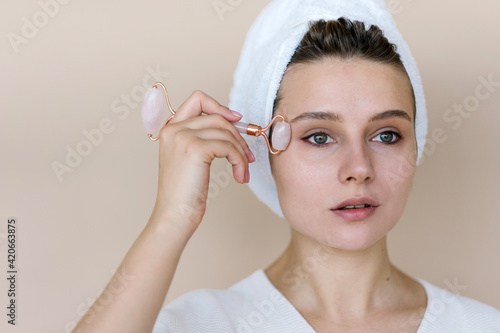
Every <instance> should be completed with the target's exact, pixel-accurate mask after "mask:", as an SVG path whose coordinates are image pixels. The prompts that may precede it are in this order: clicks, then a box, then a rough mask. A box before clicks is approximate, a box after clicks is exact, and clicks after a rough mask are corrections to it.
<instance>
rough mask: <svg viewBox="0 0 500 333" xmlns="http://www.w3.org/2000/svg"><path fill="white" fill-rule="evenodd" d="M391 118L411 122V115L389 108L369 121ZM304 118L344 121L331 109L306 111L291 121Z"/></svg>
mask: <svg viewBox="0 0 500 333" xmlns="http://www.w3.org/2000/svg"><path fill="white" fill-rule="evenodd" d="M389 118H403V119H406V120H408V121H409V122H411V117H410V115H409V114H408V113H407V112H405V111H402V110H387V111H383V112H380V113H377V114H376V115H374V116H373V117H371V118H370V119H369V120H368V122H374V121H377V120H383V119H389ZM302 120H331V121H337V122H343V120H342V117H341V116H340V115H338V114H336V113H335V112H329V111H312V112H304V113H302V114H300V115H298V116H297V117H295V118H293V119H292V120H291V121H290V123H295V122H298V121H302Z"/></svg>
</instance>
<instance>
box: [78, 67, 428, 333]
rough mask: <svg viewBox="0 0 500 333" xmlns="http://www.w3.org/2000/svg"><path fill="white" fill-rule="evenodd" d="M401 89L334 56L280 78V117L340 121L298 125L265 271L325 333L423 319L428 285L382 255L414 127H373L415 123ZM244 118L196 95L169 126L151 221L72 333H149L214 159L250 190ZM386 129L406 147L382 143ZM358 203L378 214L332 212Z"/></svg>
mask: <svg viewBox="0 0 500 333" xmlns="http://www.w3.org/2000/svg"><path fill="white" fill-rule="evenodd" d="M405 80H406V79H405V78H404V77H403V76H402V75H401V74H400V73H398V72H397V71H395V70H394V69H393V68H391V67H388V66H387V65H380V64H374V63H370V62H366V61H347V62H339V61H335V60H332V59H330V60H328V61H326V60H325V61H324V62H317V63H314V64H307V65H298V66H292V67H291V68H290V70H288V71H287V73H286V74H285V76H284V79H283V83H282V87H281V88H282V94H283V99H282V103H281V104H280V108H279V110H278V111H279V112H280V113H282V114H284V115H285V117H286V118H287V119H293V118H294V117H296V116H298V115H300V114H303V113H304V112H306V111H307V110H309V111H311V110H313V111H318V110H320V111H326V110H328V111H334V112H336V113H337V114H338V115H339V116H341V117H342V118H343V120H344V121H343V122H332V121H324V120H323V121H314V122H312V121H303V122H294V123H292V133H293V138H292V141H291V143H290V145H289V147H288V148H287V150H286V151H285V152H283V153H281V154H280V155H278V156H274V155H273V156H272V158H271V163H272V170H273V174H274V177H275V180H276V183H277V187H278V192H279V197H280V204H281V205H282V209H283V212H284V214H285V217H286V218H287V220H288V222H289V223H290V226H291V228H292V239H291V242H290V245H289V247H288V248H287V249H286V250H285V252H284V253H283V254H282V255H281V256H280V257H279V258H278V259H277V260H276V261H275V262H274V263H273V264H272V265H270V266H269V267H268V268H266V270H265V272H266V274H267V276H268V277H269V279H270V281H271V283H273V284H274V285H275V286H276V288H278V289H279V290H280V291H281V292H282V293H283V295H285V297H286V298H287V299H288V300H289V301H290V302H291V303H292V305H293V306H295V308H296V309H297V310H298V311H299V312H300V313H301V314H302V315H303V316H304V318H305V319H306V320H307V321H308V322H309V323H310V324H311V325H312V327H313V328H314V329H315V330H316V331H317V332H332V331H339V332H384V333H387V332H415V331H416V328H417V327H418V324H419V323H420V320H421V318H422V315H423V311H424V310H425V305H426V295H425V291H424V290H423V288H422V286H421V285H420V284H418V283H417V282H416V281H414V280H413V279H411V278H410V277H408V276H407V275H406V274H404V273H403V272H401V271H399V270H398V269H397V268H396V267H394V266H393V265H392V264H391V263H390V261H389V258H388V255H387V249H386V234H387V232H388V231H389V230H390V229H391V228H392V227H394V225H395V224H396V222H397V221H398V220H399V218H400V216H401V214H402V212H403V208H404V205H405V202H406V199H407V196H408V193H409V191H410V187H411V180H412V178H413V174H414V171H415V160H416V149H415V147H416V144H415V138H414V136H415V134H414V131H413V118H412V117H411V118H410V120H411V121H408V120H404V119H403V118H401V117H399V118H391V119H385V120H379V121H376V122H371V123H369V122H367V120H368V119H369V118H370V117H372V116H373V115H374V114H376V113H378V112H382V111H386V110H394V109H397V110H404V111H405V112H407V113H408V114H411V111H410V110H411V107H412V103H411V102H410V100H411V98H410V97H409V96H411V94H410V93H409V91H410V90H409V88H408V82H406V81H405ZM202 113H204V114H205V115H202ZM240 119H241V115H237V114H233V113H232V112H231V111H230V110H229V109H228V108H227V107H225V106H222V105H220V104H219V103H218V102H217V101H216V100H214V99H213V98H211V97H210V96H208V95H206V94H204V93H203V92H200V91H197V92H194V93H193V94H192V95H191V96H190V97H189V98H188V99H187V100H186V101H185V102H184V103H183V104H182V105H181V106H180V107H179V109H178V110H177V113H176V115H175V117H174V118H173V119H172V121H171V122H170V123H169V124H168V125H166V126H163V128H162V129H161V130H160V133H159V169H158V171H159V174H158V193H157V196H156V202H155V205H154V208H153V211H152V213H151V216H150V218H149V220H148V221H147V223H146V224H145V226H144V229H143V230H142V232H141V234H140V235H139V237H138V238H137V239H136V241H135V242H134V244H133V245H132V247H131V248H130V250H129V251H128V252H127V254H126V255H125V257H124V259H123V261H122V263H121V264H120V266H119V267H118V269H117V273H116V274H115V275H114V276H113V278H112V279H111V281H110V282H109V284H108V285H107V286H106V288H105V289H104V291H103V292H102V294H101V296H100V297H99V298H98V299H97V300H96V302H95V303H94V305H92V307H91V308H90V309H89V310H88V311H87V313H86V314H85V315H84V316H83V317H82V319H81V320H80V322H79V323H78V325H77V327H75V329H74V330H73V332H75V333H81V332H93V333H94V332H106V333H110V332H120V333H123V332H151V330H152V328H153V326H154V323H155V321H156V318H157V317H158V313H159V311H160V309H161V306H162V304H163V301H164V300H165V297H166V295H167V293H168V290H169V287H170V284H171V282H172V279H173V276H174V273H175V270H176V268H177V264H178V262H179V259H180V256H181V254H182V252H183V250H184V248H185V246H186V244H187V242H188V240H189V239H190V238H191V236H192V235H193V233H194V232H195V231H196V230H197V228H198V226H199V224H200V223H201V221H202V219H203V216H204V214H205V210H206V203H207V193H208V187H209V179H210V166H211V163H212V161H213V160H214V159H215V158H226V159H227V160H228V162H229V163H231V164H232V165H233V175H234V178H235V179H236V181H237V182H239V183H241V184H243V183H246V182H248V181H249V171H248V164H249V163H252V162H254V161H255V159H254V157H253V154H252V153H251V151H250V149H249V147H248V145H247V143H246V142H245V140H244V139H243V137H242V136H241V135H240V133H238V132H237V131H236V129H235V127H234V126H233V125H232V124H231V122H234V121H238V120H240ZM313 129H321V130H322V131H325V132H328V133H329V135H332V138H333V139H335V140H336V141H335V143H334V144H330V143H328V144H327V145H328V146H327V147H325V148H317V147H314V146H311V145H308V144H307V143H306V142H305V141H304V140H303V136H304V135H305V134H309V133H306V131H307V132H311V131H312V130H313ZM387 129H392V130H397V131H398V132H399V133H400V134H401V135H402V139H401V140H400V141H399V142H398V143H397V144H394V145H389V146H388V145H386V143H382V142H380V139H381V138H382V136H380V135H379V134H381V132H385V131H387ZM386 136H387V137H390V135H386ZM384 137H385V136H384ZM297 189H300V191H298V190H297ZM360 195H363V196H371V197H372V198H374V199H375V200H377V201H378V202H379V204H380V206H379V207H378V208H377V209H376V212H375V214H374V215H373V216H372V217H370V218H368V219H366V220H364V221H356V222H346V221H343V220H342V219H341V218H339V217H337V216H336V215H334V214H333V213H332V212H331V211H330V208H332V207H333V206H335V205H337V204H338V203H339V202H340V201H343V200H345V199H347V198H351V197H353V196H360ZM311 263H312V264H313V266H311ZM306 268H307V269H306Z"/></svg>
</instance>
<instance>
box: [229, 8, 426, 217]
mask: <svg viewBox="0 0 500 333" xmlns="http://www.w3.org/2000/svg"><path fill="white" fill-rule="evenodd" d="M340 17H345V18H347V19H349V20H351V21H361V22H364V23H365V25H366V27H367V28H368V27H369V26H370V25H376V26H378V27H379V28H380V29H381V30H382V31H383V33H384V36H385V37H386V38H387V39H388V40H389V42H390V43H392V44H394V45H396V47H397V52H398V54H399V55H400V57H401V60H402V62H403V65H404V67H405V69H406V72H407V73H408V76H409V77H410V81H411V84H412V86H413V91H414V94H415V105H416V117H415V134H416V139H417V150H418V157H417V162H418V161H419V160H420V158H421V156H422V153H423V149H424V144H425V137H426V134H427V111H426V107H425V98H424V91H423V87H422V81H421V78H420V75H419V72H418V69H417V65H416V63H415V60H414V59H413V57H412V55H411V53H410V50H409V48H408V45H407V44H406V42H405V41H404V39H403V37H402V36H401V34H400V33H399V31H398V29H397V27H396V25H395V23H394V20H393V18H392V16H391V13H390V12H389V10H388V9H387V7H386V6H385V4H384V2H383V1H382V0H314V1H313V0H274V1H272V2H271V3H270V4H269V5H268V6H267V7H266V8H264V10H263V11H262V12H261V13H260V15H259V16H258V17H257V19H256V20H255V22H254V23H253V25H252V26H251V28H250V30H249V31H248V34H247V37H246V40H245V43H244V45H243V49H242V52H241V56H240V60H239V63H238V66H237V68H236V71H235V73H234V85H233V88H232V89H231V94H230V102H229V107H230V108H231V109H232V110H236V111H238V112H240V113H241V114H243V118H242V120H241V121H245V122H249V123H253V124H259V125H263V126H265V125H266V124H268V123H269V122H270V121H271V119H272V114H273V106H274V101H275V99H276V95H277V92H278V89H279V86H280V83H281V79H282V77H283V74H284V73H285V70H286V68H287V65H288V63H289V61H290V59H291V58H292V56H293V54H294V52H295V49H296V48H297V46H298V45H299V44H300V42H301V40H302V38H303V37H304V35H305V34H306V32H307V31H308V29H309V23H310V22H314V21H318V20H321V19H323V20H327V21H328V20H337V19H339V18H340ZM266 134H268V135H269V133H266ZM261 139H262V138H256V137H248V139H247V143H248V145H249V147H250V149H251V150H252V151H253V153H254V155H255V158H256V161H255V162H254V163H252V164H250V174H251V179H250V183H249V186H250V188H251V189H252V191H253V192H254V194H255V195H256V196H257V197H258V198H259V200H260V201H262V202H264V203H265V204H266V205H268V206H269V208H271V210H272V211H273V212H274V213H276V214H277V215H278V216H280V217H283V213H282V211H281V208H280V204H279V200H278V193H277V189H276V184H275V182H274V179H273V176H272V173H271V165H270V162H269V152H268V150H267V146H266V144H265V142H264V141H263V140H261Z"/></svg>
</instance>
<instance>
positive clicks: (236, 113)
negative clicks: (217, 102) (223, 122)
mask: <svg viewBox="0 0 500 333" xmlns="http://www.w3.org/2000/svg"><path fill="white" fill-rule="evenodd" d="M229 111H231V113H232V114H233V115H235V116H236V117H240V118H241V117H243V115H242V114H241V113H239V112H236V111H233V110H229Z"/></svg>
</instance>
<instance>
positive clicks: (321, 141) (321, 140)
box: [304, 132, 333, 146]
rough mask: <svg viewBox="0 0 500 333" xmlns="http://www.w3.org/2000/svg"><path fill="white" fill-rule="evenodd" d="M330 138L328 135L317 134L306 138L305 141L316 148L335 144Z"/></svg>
mask: <svg viewBox="0 0 500 333" xmlns="http://www.w3.org/2000/svg"><path fill="white" fill-rule="evenodd" d="M328 138H330V136H329V135H328V134H326V133H323V132H317V133H313V134H311V135H309V136H307V137H305V138H304V140H306V142H308V143H310V144H312V145H314V146H324V145H325V144H326V143H329V142H333V140H332V139H331V138H330V141H328Z"/></svg>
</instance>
